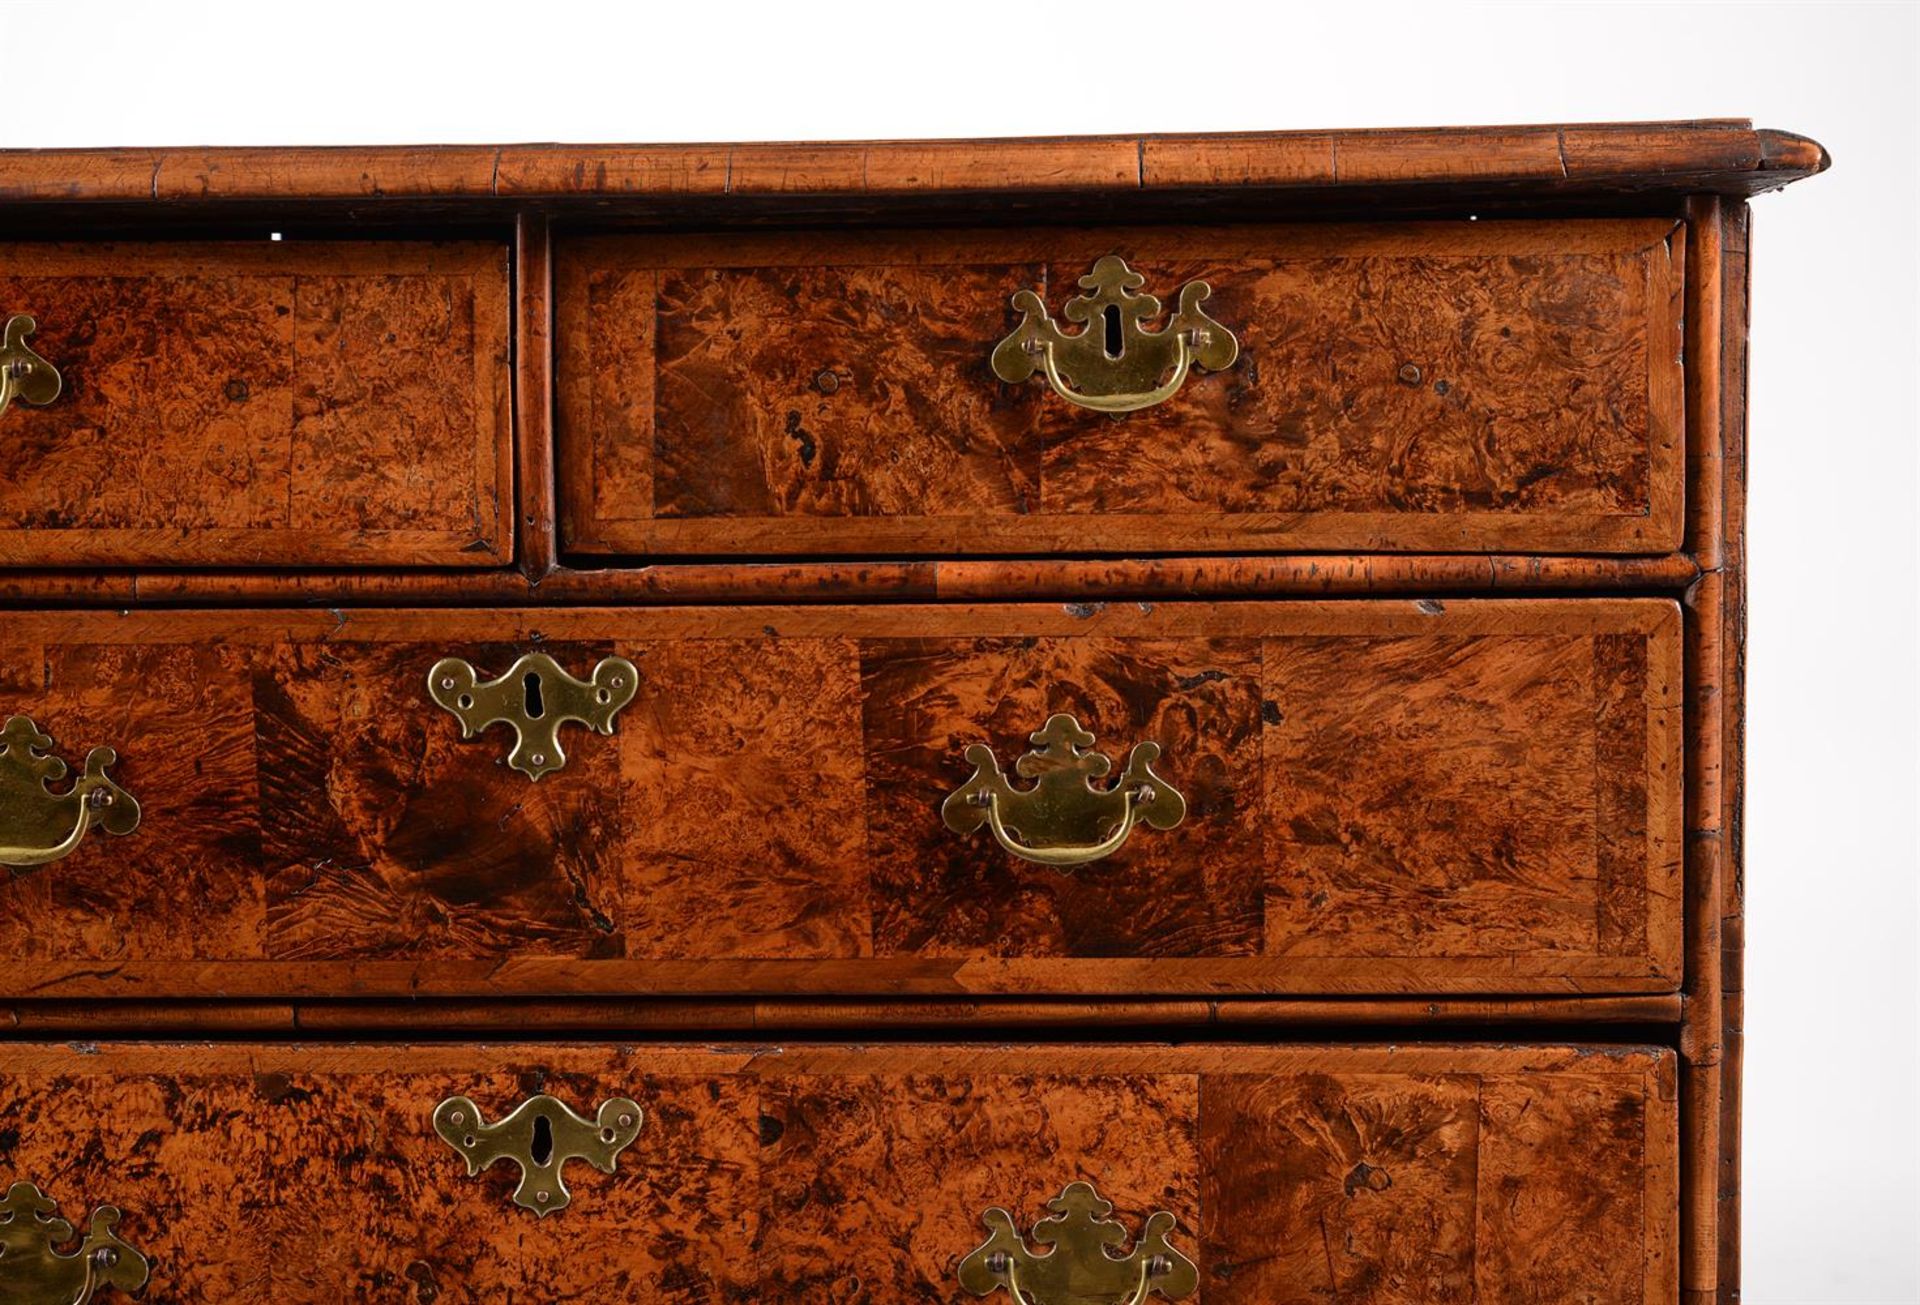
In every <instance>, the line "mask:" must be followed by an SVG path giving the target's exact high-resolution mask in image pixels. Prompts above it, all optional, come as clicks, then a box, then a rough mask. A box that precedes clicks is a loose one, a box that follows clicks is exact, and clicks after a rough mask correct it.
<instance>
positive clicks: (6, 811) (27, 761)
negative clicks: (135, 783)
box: [0, 716, 140, 868]
mask: <svg viewBox="0 0 1920 1305" xmlns="http://www.w3.org/2000/svg"><path fill="white" fill-rule="evenodd" d="M52 746H53V739H52V738H51V737H50V736H48V735H46V734H43V733H41V732H40V727H39V726H38V725H35V724H34V723H33V722H32V721H31V720H29V719H27V718H26V717H25V716H13V717H9V718H8V720H7V723H6V724H5V725H4V726H0V865H6V866H14V867H16V868H19V867H26V866H36V865H45V864H47V863H48V862H49V861H58V860H59V859H60V858H61V857H63V856H66V855H67V854H68V853H70V852H72V851H73V850H74V849H75V848H77V847H79V846H80V843H81V841H82V840H83V839H85V838H86V836H87V831H88V830H89V829H92V828H94V827H95V826H96V825H97V826H99V827H100V828H101V829H104V830H106V831H107V832H108V833H109V834H131V833H132V832H133V831H134V830H135V829H136V828H137V827H138V826H139V824H140V804H139V803H138V802H136V801H134V800H133V795H132V794H130V793H128V792H127V791H126V790H125V789H123V788H121V787H120V786H119V785H118V784H116V783H114V782H113V780H112V779H110V778H108V776H107V767H109V766H111V765H112V764H113V763H114V761H115V760H116V759H117V758H116V755H115V753H114V750H113V749H112V748H106V747H101V748H95V749H93V751H91V752H89V753H87V760H86V763H85V771H84V773H82V774H81V776H80V777H79V778H78V779H76V780H74V781H73V787H72V788H70V789H68V790H67V791H66V792H65V793H55V792H52V791H51V790H50V789H48V788H47V785H48V784H49V783H55V782H58V781H59V780H60V779H61V777H63V776H64V775H65V774H66V773H67V763H66V762H64V761H62V760H61V759H60V758H58V757H52V756H47V755H46V751H47V749H49V748H51V747H52Z"/></svg>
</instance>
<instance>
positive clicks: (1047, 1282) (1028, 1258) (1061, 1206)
mask: <svg viewBox="0 0 1920 1305" xmlns="http://www.w3.org/2000/svg"><path fill="white" fill-rule="evenodd" d="M1047 1209H1049V1210H1051V1211H1053V1216H1052V1217H1051V1218H1047V1219H1041V1220H1039V1221H1038V1222H1037V1223H1035V1224H1034V1225H1033V1240H1034V1241H1036V1242H1039V1243H1041V1244H1042V1245H1051V1246H1052V1250H1050V1251H1047V1252H1045V1253H1036V1252H1034V1251H1032V1250H1030V1249H1028V1247H1027V1244H1026V1242H1025V1241H1024V1240H1023V1239H1022V1238H1021V1236H1020V1231H1019V1229H1018V1228H1017V1227H1016V1226H1015V1224H1014V1222H1013V1216H1012V1215H1010V1214H1008V1213H1007V1212H1006V1211H1005V1210H1002V1209H999V1208H998V1207H995V1208H994V1209H991V1210H988V1211H987V1212H986V1213H985V1214H984V1215H982V1216H981V1222H982V1223H984V1224H986V1226H987V1230H988V1232H989V1233H990V1234H991V1236H989V1237H988V1238H987V1240H986V1241H985V1242H984V1243H982V1244H981V1245H980V1246H979V1247H978V1248H977V1249H976V1250H974V1251H973V1252H972V1253H971V1254H970V1255H968V1256H967V1258H966V1259H964V1260H962V1261H960V1285H961V1286H962V1287H964V1288H966V1289H967V1290H968V1291H970V1292H972V1293H973V1294H974V1295H976V1296H985V1295H987V1294H989V1293H990V1292H993V1291H995V1290H997V1289H999V1288H1001V1287H1004V1288H1006V1289H1007V1291H1008V1293H1009V1294H1011V1295H1012V1297H1013V1299H1014V1300H1015V1301H1016V1302H1018V1305H1141V1302H1143V1301H1145V1300H1146V1299H1147V1297H1149V1296H1151V1295H1154V1294H1156V1293H1157V1294H1159V1295H1161V1296H1165V1297H1166V1298H1167V1299H1169V1300H1179V1299H1180V1298H1182V1297H1183V1296H1190V1295H1192V1294H1193V1291H1194V1289H1195V1288H1196V1287H1198V1286H1199V1285H1200V1271H1199V1270H1198V1269H1197V1268H1195V1267H1194V1263H1193V1261H1192V1260H1189V1259H1188V1258H1187V1257H1186V1256H1184V1255H1182V1254H1181V1253H1180V1252H1179V1251H1177V1250H1175V1249H1174V1248H1173V1247H1172V1245H1171V1244H1169V1243H1168V1241H1167V1234H1168V1233H1170V1232H1172V1231H1173V1229H1174V1226H1175V1223H1176V1220H1175V1219H1174V1217H1173V1216H1172V1215H1171V1214H1168V1213H1167V1212H1166V1211H1165V1210H1161V1211H1159V1212H1158V1213H1156V1214H1153V1215H1151V1216H1149V1217H1148V1219H1147V1226H1146V1227H1145V1229H1143V1230H1142V1231H1141V1233H1140V1240H1139V1241H1137V1242H1135V1243H1134V1245H1133V1249H1132V1250H1131V1251H1128V1252H1127V1253H1126V1254H1125V1255H1121V1254H1118V1253H1117V1252H1118V1250H1119V1248H1120V1247H1122V1246H1124V1245H1126V1242H1127V1230H1126V1227H1125V1226H1124V1225H1122V1224H1120V1223H1117V1222H1115V1221H1114V1220H1112V1219H1109V1218H1108V1217H1107V1216H1108V1215H1110V1214H1112V1213H1113V1204H1112V1203H1111V1202H1109V1201H1107V1200H1104V1199H1102V1197H1101V1196H1100V1194H1099V1193H1098V1192H1096V1191H1094V1190H1093V1185H1092V1184H1090V1183H1068V1184H1067V1187H1066V1190H1065V1191H1063V1192H1061V1193H1060V1195H1058V1196H1056V1197H1054V1198H1053V1199H1052V1200H1051V1201H1048V1202H1047Z"/></svg>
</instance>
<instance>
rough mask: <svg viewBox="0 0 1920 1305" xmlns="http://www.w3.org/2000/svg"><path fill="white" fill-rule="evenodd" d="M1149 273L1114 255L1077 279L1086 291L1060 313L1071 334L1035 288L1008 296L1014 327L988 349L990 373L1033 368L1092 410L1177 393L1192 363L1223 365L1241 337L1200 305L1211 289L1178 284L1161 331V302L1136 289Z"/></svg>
mask: <svg viewBox="0 0 1920 1305" xmlns="http://www.w3.org/2000/svg"><path fill="white" fill-rule="evenodd" d="M1146 283H1147V279H1146V278H1145V277H1144V276H1141V275H1140V273H1138V272H1136V271H1134V270H1133V269H1132V268H1130V267H1128V266H1127V264H1126V260H1125V259H1123V258H1121V257H1120V256H1119V255H1118V254H1108V255H1107V256H1106V257H1104V258H1102V259H1100V261H1099V262H1097V263H1095V264H1094V265H1093V270H1092V271H1091V272H1089V273H1087V275H1085V276H1083V277H1081V278H1080V288H1081V289H1082V290H1085V291H1087V292H1088V293H1086V294H1084V295H1076V296H1075V297H1074V298H1072V299H1069V300H1067V302H1066V306H1065V307H1064V308H1063V309H1062V310H1061V315H1062V316H1063V317H1065V318H1066V319H1067V320H1068V321H1069V322H1079V323H1082V324H1083V325H1082V326H1081V329H1080V330H1078V331H1076V332H1074V333H1073V334H1071V335H1069V334H1067V333H1066V332H1065V331H1062V330H1061V329H1060V328H1059V326H1057V325H1056V324H1055V323H1054V320H1053V317H1052V316H1051V315H1050V314H1049V313H1048V312H1047V306H1046V304H1045V303H1044V302H1043V301H1042V300H1041V298H1040V296H1039V295H1038V294H1035V293H1034V292H1033V291H1031V290H1022V291H1020V292H1019V293H1018V294H1016V295H1014V296H1013V306H1014V307H1015V308H1017V309H1019V310H1020V314H1021V319H1020V325H1019V326H1018V327H1017V328H1015V330H1014V332H1013V334H1012V335H1009V336H1008V337H1007V338H1006V339H1004V340H1002V341H1001V342H1000V343H999V344H998V345H997V346H995V348H994V351H993V373H994V375H996V376H998V377H999V378H1000V379H1001V380H1003V381H1006V382H1007V383H1008V384H1011V385H1018V384H1019V383H1020V382H1022V381H1025V380H1027V379H1028V378H1029V377H1032V376H1034V375H1036V374H1038V375H1041V376H1044V377H1046V379H1047V383H1048V384H1049V385H1050V386H1052V387H1053V390H1054V392H1055V393H1057V394H1058V395H1059V396H1060V397H1061V398H1063V399H1065V400H1067V401H1068V402H1069V403H1075V404H1078V405H1079V406H1081V407H1083V408H1092V409H1094V410H1095V411H1097V412H1109V413H1122V412H1134V411H1137V410H1138V409H1141V408H1150V407H1152V406H1153V405H1154V404H1156V403H1163V402H1165V401H1166V400H1167V399H1170V398H1172V397H1173V395H1174V394H1175V393H1176V392H1178V390H1179V389H1180V387H1181V385H1182V384H1184V383H1185V381H1186V379H1187V373H1188V371H1189V370H1190V369H1191V368H1194V367H1201V368H1205V369H1206V370H1208V371H1216V372H1217V371H1225V370H1226V369H1227V368H1229V367H1231V366H1233V364H1234V360H1235V359H1237V358H1238V357H1239V356H1240V342H1239V341H1238V340H1236V339H1235V338H1234V336H1233V332H1231V331H1229V330H1228V329H1227V328H1226V327H1224V326H1222V325H1220V323H1218V322H1216V321H1214V320H1213V319H1212V318H1211V317H1209V316H1207V314H1206V312H1205V311H1204V310H1203V309H1202V308H1201V307H1200V305H1201V304H1202V303H1204V302H1205V301H1206V299H1207V297H1208V296H1209V295H1211V294H1212V293H1213V288H1212V287H1211V286H1209V285H1208V284H1207V283H1206V282H1205V281H1189V282H1187V283H1186V284H1185V285H1183V286H1181V287H1180V292H1179V307H1178V308H1177V309H1176V310H1175V312H1174V314H1173V317H1172V318H1171V319H1169V320H1168V322H1167V324H1166V325H1165V326H1163V327H1161V328H1160V329H1159V330H1157V331H1155V330H1149V329H1148V328H1147V326H1146V325H1145V323H1146V322H1148V321H1151V320H1152V319H1153V318H1155V317H1157V316H1159V313H1160V301H1159V300H1158V299H1155V298H1154V297H1153V296H1152V295H1145V294H1140V293H1138V291H1139V289H1140V287H1142V286H1144V285H1145V284H1146Z"/></svg>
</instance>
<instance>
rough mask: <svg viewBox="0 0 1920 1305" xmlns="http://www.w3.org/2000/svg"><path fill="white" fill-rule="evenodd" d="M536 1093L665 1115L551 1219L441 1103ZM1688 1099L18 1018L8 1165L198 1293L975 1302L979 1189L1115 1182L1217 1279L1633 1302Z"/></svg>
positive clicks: (1389, 1058)
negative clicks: (107, 1213)
mask: <svg viewBox="0 0 1920 1305" xmlns="http://www.w3.org/2000/svg"><path fill="white" fill-rule="evenodd" d="M540 1092H544V1093H551V1094H553V1095H554V1096H556V1097H558V1098H561V1099H562V1100H564V1101H568V1102H570V1103H571V1104H572V1105H574V1106H575V1107H581V1108H587V1109H590V1108H591V1104H592V1103H595V1102H598V1101H601V1100H603V1099H607V1098H612V1097H629V1098H631V1099H633V1100H634V1101H636V1102H637V1103H638V1104H639V1105H640V1107H641V1109H642V1111H643V1112H644V1120H643V1123H642V1125H641V1127H640V1130H639V1133H638V1136H637V1137H636V1138H635V1139H634V1140H633V1142H632V1144H631V1145H630V1146H628V1147H627V1148H626V1149H625V1150H623V1151H622V1152H621V1153H620V1154H619V1155H618V1157H617V1158H616V1161H615V1167H614V1171H613V1172H612V1173H611V1174H603V1173H596V1172H594V1171H593V1170H592V1169H590V1168H589V1167H588V1166H587V1165H586V1164H585V1163H582V1162H575V1163H574V1164H573V1165H572V1166H571V1167H570V1168H569V1169H568V1170H566V1171H565V1178H566V1182H567V1185H568V1186H569V1187H570V1188H571V1191H572V1203H571V1204H570V1205H569V1206H568V1207H567V1208H565V1209H563V1210H559V1211H557V1212H556V1213H554V1214H553V1215H552V1216H551V1217H547V1218H536V1217H534V1215H533V1214H531V1213H530V1212H529V1211H527V1210H524V1209H518V1208H515V1207H514V1206H513V1205H512V1204H511V1202H510V1194H511V1193H512V1192H513V1190H514V1184H515V1179H516V1174H515V1173H514V1171H513V1169H512V1167H511V1166H510V1165H507V1164H502V1165H498V1166H495V1167H494V1168H491V1169H488V1170H484V1171H482V1172H481V1173H480V1174H478V1175H476V1176H469V1175H468V1174H467V1172H466V1167H465V1165H464V1164H463V1163H462V1160H461V1157H460V1156H458V1155H457V1154H455V1152H454V1151H453V1150H452V1149H451V1148H450V1146H449V1144H448V1143H446V1142H443V1141H442V1140H441V1139H440V1137H438V1136H436V1134H435V1132H434V1130H433V1128H432V1126H431V1124H430V1122H429V1120H430V1117H431V1115H432V1113H433V1111H434V1108H435V1106H436V1104H437V1103H438V1102H440V1101H441V1100H443V1099H444V1098H447V1097H450V1096H454V1095H460V1096H466V1097H468V1098H471V1100H472V1102H473V1103H474V1104H475V1105H477V1106H478V1107H479V1108H480V1109H481V1111H482V1113H484V1114H486V1115H488V1116H489V1117H491V1116H492V1115H493V1114H495V1113H496V1112H499V1111H504V1110H505V1109H507V1108H508V1107H510V1106H511V1105H512V1104H514V1103H517V1102H519V1101H521V1100H523V1099H525V1098H526V1097H527V1096H529V1095H530V1094H532V1093H540ZM1675 1096H1676V1093H1675V1085H1674V1065H1673V1056H1672V1053H1671V1052H1669V1051H1664V1050H1657V1049H1651V1048H1604V1049H1602V1048H1581V1047H1559V1046H1540V1047H1517V1048H1486V1047H1472V1048H1441V1047H1415V1048H1384V1047H1346V1046H1320V1047H1261V1048H1246V1047H1241V1048H1234V1047H1208V1046H1198V1047H1183V1048H1165V1047H1159V1048H1151V1047H1128V1046H1105V1047H1095V1046H1064V1047H1062V1046H1052V1047H1046V1046H1043V1047H1035V1048H1029V1049H1001V1048H987V1047H976V1046H922V1045H903V1046H893V1047H881V1048H848V1047H837V1046H812V1047H808V1046H789V1047H785V1048H781V1047H756V1048H752V1049H744V1050H739V1051H730V1050H726V1049H719V1050H703V1049H692V1048H687V1047H676V1046H663V1047H627V1048H620V1049H610V1048H595V1047H580V1046H571V1047H569V1046H551V1047H542V1046H528V1045H516V1046H474V1045H446V1046H340V1047H328V1048H309V1049H298V1048H290V1047H283V1046H261V1045H247V1044H239V1045H222V1046H165V1045H136V1046H119V1047H116V1046H111V1045H109V1046H104V1047H97V1048H87V1049H84V1050H83V1049H76V1048H69V1047H44V1046H22V1045H17V1044H16V1045H13V1046H10V1047H0V1113H3V1114H4V1115H5V1117H6V1119H7V1120H8V1126H7V1128H6V1129H5V1130H4V1131H0V1148H3V1149H0V1166H3V1167H4V1169H5V1170H6V1172H7V1173H8V1174H9V1175H11V1176H13V1177H14V1178H17V1179H22V1180H27V1181H35V1182H38V1183H39V1184H40V1185H41V1186H42V1187H43V1189H44V1190H45V1191H46V1194H47V1195H48V1196H49V1197H51V1198H53V1199H55V1200H57V1201H59V1202H60V1203H61V1213H62V1215H63V1216H65V1217H67V1218H68V1219H70V1220H72V1221H73V1222H74V1223H75V1224H76V1225H78V1224H80V1223H81V1222H82V1217H83V1214H84V1211H85V1209H86V1207H88V1206H91V1205H95V1204H103V1203H111V1204H113V1205H116V1206H118V1207H119V1208H120V1209H121V1210H122V1211H123V1212H124V1215H123V1218H122V1220H121V1222H120V1224H119V1226H118V1228H117V1229H116V1231H117V1233H118V1235H119V1236H121V1237H122V1238H124V1239H125V1241H126V1242H127V1243H128V1244H129V1245H131V1246H132V1247H134V1248H136V1249H137V1250H139V1251H140V1252H141V1253H143V1254H144V1255H146V1256H147V1257H148V1259H149V1260H150V1261H151V1266H152V1267H151V1272H152V1282H151V1284H150V1285H149V1287H148V1295H149V1297H150V1298H152V1299H159V1300H168V1301H182V1302H187V1301H209V1302H213V1301H231V1300H241V1299H263V1298H264V1299H276V1300H324V1299H345V1300H377V1301H407V1302H420V1301H440V1302H451V1301H500V1300H520V1299H529V1300H572V1299H592V1300H620V1301H686V1302H693V1301H747V1300H809V1299H818V1300H835V1301H849V1302H866V1301H872V1302H894V1301H921V1300H971V1299H973V1297H972V1296H970V1295H967V1294H965V1293H964V1292H963V1291H962V1290H961V1289H960V1285H959V1281H958V1278H957V1273H958V1270H959V1266H960V1264H961V1262H962V1260H963V1259H964V1258H965V1257H967V1256H968V1254H969V1253H970V1252H972V1251H973V1250H974V1249H975V1248H976V1247H978V1246H980V1245H981V1244H982V1243H983V1242H984V1241H985V1240H986V1236H987V1232H986V1228H985V1227H984V1226H983V1224H982V1222H981V1217H982V1215H983V1213H984V1212H985V1211H986V1210H988V1209H989V1208H990V1207H995V1206H998V1207H1003V1208H1005V1209H1006V1210H1007V1211H1008V1212H1009V1213H1010V1214H1011V1215H1012V1216H1013V1219H1014V1221H1015V1223H1016V1224H1017V1225H1018V1226H1019V1228H1020V1230H1021V1231H1022V1232H1023V1233H1024V1232H1026V1231H1027V1230H1028V1229H1030V1227H1031V1224H1032V1222H1033V1221H1034V1220H1035V1219H1036V1218H1039V1217H1041V1216H1042V1215H1044V1214H1045V1209H1044V1203H1045V1202H1046V1201H1047V1200H1048V1199H1049V1198H1052V1197H1054V1196H1056V1195H1058V1194H1059V1193H1060V1192H1061V1191H1062V1189H1063V1188H1065V1187H1066V1185H1067V1184H1069V1183H1071V1182H1075V1181H1084V1182H1088V1183H1091V1184H1093V1185H1094V1186H1095V1187H1096V1188H1097V1190H1098V1192H1099V1194H1100V1195H1101V1196H1102V1197H1104V1198H1106V1199H1107V1200H1109V1201H1111V1202H1112V1203H1113V1204H1114V1207H1115V1209H1114V1212H1113V1215H1112V1217H1113V1218H1114V1219H1115V1220H1117V1221H1119V1222H1121V1223H1122V1224H1124V1225H1125V1226H1126V1227H1127V1228H1128V1230H1129V1232H1130V1233H1131V1234H1133V1235H1136V1236H1137V1235H1138V1234H1139V1231H1140V1228H1141V1225H1142V1223H1143V1222H1144V1221H1145V1220H1146V1218H1147V1216H1148V1214H1149V1213H1151V1212H1154V1211H1161V1210H1164V1211H1167V1212H1168V1213H1170V1214H1171V1215H1173V1216H1174V1218H1175V1219H1176V1220H1177V1221H1178V1223H1177V1227H1176V1228H1175V1229H1174V1231H1173V1232H1172V1233H1171V1235H1170V1238H1169V1240H1170V1242H1171V1244H1172V1246H1173V1247H1174V1248H1175V1249H1176V1250H1177V1251H1178V1252H1179V1253H1180V1254H1182V1255H1184V1256H1187V1257H1190V1258H1191V1260H1192V1261H1193V1262H1194V1264H1196V1265H1197V1266H1198V1269H1199V1282H1198V1288H1199V1289H1198V1293H1197V1294H1196V1295H1193V1296H1190V1297H1188V1299H1193V1300H1204V1301H1206V1302H1209V1305H1225V1303H1227V1302H1248V1303H1249V1305H1251V1303H1252V1302H1271V1301H1292V1300H1319V1299H1332V1298H1338V1299H1340V1300H1342V1301H1356V1302H1374V1301H1377V1302H1382V1303H1384V1302H1390V1301H1405V1300H1420V1301H1433V1302H1450V1301H1459V1302H1463V1303H1464V1302H1468V1301H1516V1302H1518V1301H1540V1300H1553V1301H1571V1300H1580V1301H1591V1302H1596V1303H1601V1305H1606V1303H1611V1302H1621V1303H1623V1305H1624V1303H1627V1302H1634V1303H1642V1302H1673V1301H1675V1300H1676V1299H1677V1296H1678V1288H1677V1254H1676V1250H1675V1237H1676V1223H1677V1218H1676V1211H1677V1205H1678V1197H1677V1162H1676V1157H1675V1152H1676V1132H1677V1119H1676V1107H1675ZM103 1299H113V1297H111V1296H107V1297H103ZM990 1299H999V1300H1003V1301H1005V1300H1010V1299H1011V1298H1010V1297H1008V1296H1007V1295H1005V1294H1004V1293H996V1294H995V1296H993V1297H991V1298H990Z"/></svg>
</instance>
